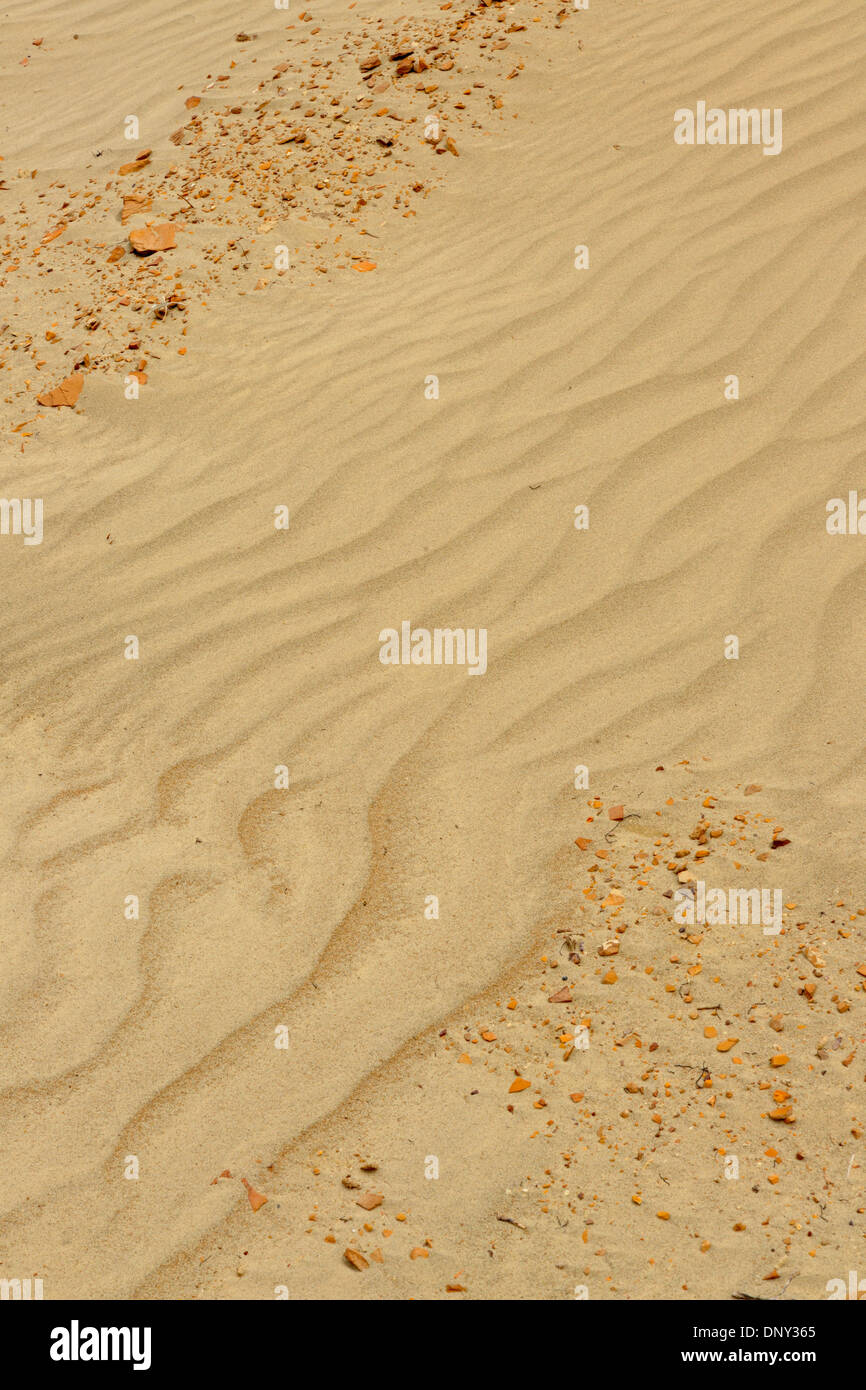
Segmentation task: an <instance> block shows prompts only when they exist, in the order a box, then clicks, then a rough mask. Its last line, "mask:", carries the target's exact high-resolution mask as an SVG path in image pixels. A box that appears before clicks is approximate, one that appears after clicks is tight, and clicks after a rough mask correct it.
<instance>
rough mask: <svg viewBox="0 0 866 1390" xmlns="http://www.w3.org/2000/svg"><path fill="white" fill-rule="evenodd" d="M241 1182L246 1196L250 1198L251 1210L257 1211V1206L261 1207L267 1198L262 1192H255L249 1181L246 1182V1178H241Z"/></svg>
mask: <svg viewBox="0 0 866 1390" xmlns="http://www.w3.org/2000/svg"><path fill="white" fill-rule="evenodd" d="M241 1182H242V1183H243V1185H244V1187H245V1188H246V1189H247V1196H248V1197H249V1199H250V1206H251V1207H252V1209H253V1211H258V1210H259V1207H263V1206H264V1205H265V1202H266V1201H267V1200H268V1199H267V1197H266V1196H265V1194H264V1193H263V1192H256V1189H255V1188H254V1187H253V1186H252V1184H251V1183H248V1182H247V1180H246V1178H241Z"/></svg>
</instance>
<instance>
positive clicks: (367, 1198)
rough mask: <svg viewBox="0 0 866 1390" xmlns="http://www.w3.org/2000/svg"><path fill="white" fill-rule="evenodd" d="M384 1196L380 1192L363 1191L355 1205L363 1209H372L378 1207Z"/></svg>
mask: <svg viewBox="0 0 866 1390" xmlns="http://www.w3.org/2000/svg"><path fill="white" fill-rule="evenodd" d="M384 1200H385V1198H384V1197H383V1196H382V1194H381V1192H365V1193H364V1196H363V1197H359V1198H358V1201H357V1202H356V1203H355V1205H356V1206H359V1207H363V1208H364V1210H365V1211H374V1210H375V1209H376V1207H380V1206H381V1205H382V1203H383V1202H384Z"/></svg>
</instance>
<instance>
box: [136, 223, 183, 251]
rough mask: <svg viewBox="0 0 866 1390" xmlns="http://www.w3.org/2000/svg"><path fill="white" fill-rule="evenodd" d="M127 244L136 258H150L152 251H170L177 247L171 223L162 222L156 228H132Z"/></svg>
mask: <svg viewBox="0 0 866 1390" xmlns="http://www.w3.org/2000/svg"><path fill="white" fill-rule="evenodd" d="M129 244H130V246H131V247H132V249H133V251H134V252H135V253H136V255H137V256H151V255H153V253H154V251H170V250H171V249H172V247H174V246H177V236H176V234H175V229H174V226H173V225H172V223H171V222H162V223H161V224H160V225H159V226H158V227H135V228H133V230H132V231H131V232H130V234H129Z"/></svg>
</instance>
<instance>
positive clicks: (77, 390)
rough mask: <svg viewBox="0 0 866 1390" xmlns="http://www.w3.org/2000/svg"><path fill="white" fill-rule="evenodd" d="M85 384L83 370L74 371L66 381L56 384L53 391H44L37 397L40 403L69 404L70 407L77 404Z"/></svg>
mask: <svg viewBox="0 0 866 1390" xmlns="http://www.w3.org/2000/svg"><path fill="white" fill-rule="evenodd" d="M83 385H84V375H83V373H82V372H73V374H72V376H68V377H67V378H66V380H65V381H61V383H60V385H59V386H55V387H54V388H53V390H51V391H43V392H42V395H41V396H37V397H36V401H37V403H38V404H39V405H50V406H55V407H56V406H61V405H68V406H69V407H70V408H71V407H72V406H74V405H75V402H76V401H77V400H78V397H79V396H80V395H81V388H82V386H83Z"/></svg>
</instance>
